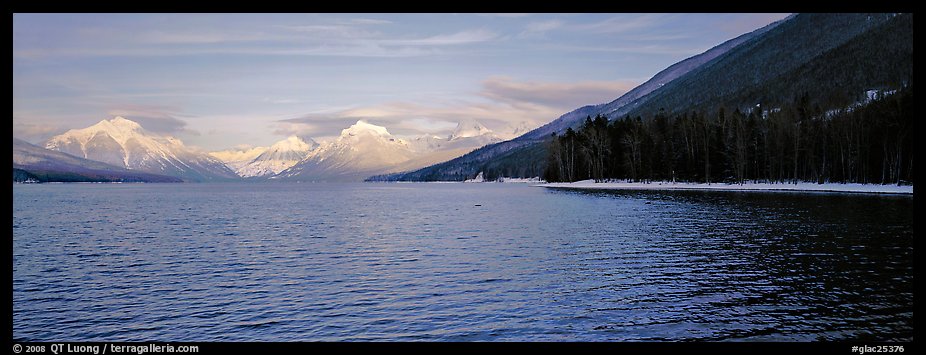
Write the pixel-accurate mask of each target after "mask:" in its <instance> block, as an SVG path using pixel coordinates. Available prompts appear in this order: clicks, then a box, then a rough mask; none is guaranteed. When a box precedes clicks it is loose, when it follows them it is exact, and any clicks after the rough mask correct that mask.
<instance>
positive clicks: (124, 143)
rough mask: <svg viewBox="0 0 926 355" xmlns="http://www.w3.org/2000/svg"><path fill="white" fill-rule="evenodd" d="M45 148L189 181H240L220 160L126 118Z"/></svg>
mask: <svg viewBox="0 0 926 355" xmlns="http://www.w3.org/2000/svg"><path fill="white" fill-rule="evenodd" d="M45 148H47V149H50V150H56V151H60V152H64V153H67V154H70V155H74V156H77V157H81V158H85V159H90V160H96V161H100V162H104V163H107V164H111V165H114V166H117V167H122V168H126V169H129V170H138V171H144V172H149V173H153V174H160V175H168V176H175V177H179V178H181V179H183V180H186V181H213V180H222V179H233V178H237V175H235V173H234V172H233V171H232V170H231V169H229V168H228V167H227V166H225V164H224V163H222V162H221V161H219V160H218V159H216V158H214V157H212V156H210V155H208V154H205V153H200V152H197V151H194V150H192V149H190V148H187V147H186V146H184V145H183V142H181V141H180V140H179V139H176V138H174V137H169V136H161V135H158V134H155V133H151V132H148V131H146V130H145V129H144V128H142V127H141V125H139V124H138V123H136V122H134V121H131V120H128V119H125V118H123V117H116V118H113V119H111V120H102V121H100V122H99V123H97V124H95V125H93V126H90V127H87V128H83V129H72V130H70V131H67V132H65V133H64V134H61V135H57V136H54V137H52V138H51V139H49V140H48V141H47V142H46V143H45Z"/></svg>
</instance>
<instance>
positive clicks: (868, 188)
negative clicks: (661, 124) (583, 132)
mask: <svg viewBox="0 0 926 355" xmlns="http://www.w3.org/2000/svg"><path fill="white" fill-rule="evenodd" d="M534 186H540V187H547V188H561V189H595V190H723V191H781V192H853V193H876V194H906V195H912V194H913V186H910V185H902V186H898V185H877V184H838V183H826V184H818V183H812V182H801V183H797V184H789V183H743V184H726V183H711V184H705V183H686V182H649V183H642V182H601V183H596V182H595V181H594V180H583V181H576V182H570V183H549V184H538V185H534Z"/></svg>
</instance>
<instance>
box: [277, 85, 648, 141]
mask: <svg viewBox="0 0 926 355" xmlns="http://www.w3.org/2000/svg"><path fill="white" fill-rule="evenodd" d="M636 84H637V83H636V82H630V81H614V82H610V81H588V82H579V83H553V82H536V81H517V80H514V79H512V78H508V77H490V78H488V79H486V80H484V81H483V82H482V88H481V89H480V90H479V92H478V95H477V97H476V98H474V99H453V100H449V101H443V102H438V101H434V102H429V103H427V104H422V103H418V102H407V101H394V102H386V103H381V104H376V105H368V106H360V107H353V108H345V109H340V110H337V111H333V112H327V113H313V114H307V115H304V116H300V117H296V118H290V119H283V120H278V121H277V122H276V130H275V131H274V133H276V134H279V135H290V134H297V135H310V136H314V137H318V136H331V135H337V134H338V133H339V132H340V130H341V129H344V128H346V127H347V126H349V125H351V124H353V123H354V122H356V121H357V120H360V119H363V120H367V121H369V122H370V123H374V124H378V125H382V126H385V127H386V128H388V129H389V131H390V132H392V133H393V134H397V135H400V136H401V135H405V136H408V135H419V134H424V133H428V134H447V133H450V131H452V130H453V128H454V127H456V123H457V122H459V121H461V120H463V119H469V118H472V119H476V120H478V121H480V122H481V123H483V124H484V125H486V126H487V127H489V128H490V129H492V130H495V131H499V132H506V131H508V130H510V127H512V126H516V125H517V124H519V123H520V122H522V121H523V122H527V123H528V125H531V126H538V125H539V124H541V123H545V122H549V121H551V120H553V119H555V118H557V117H559V116H560V115H562V114H563V113H566V112H568V111H571V110H573V109H575V108H577V107H580V106H583V105H588V104H599V103H603V102H609V101H611V100H614V99H616V98H617V97H619V96H620V95H622V94H623V93H625V92H626V91H627V90H629V89H631V88H633V87H634V86H635V85H636Z"/></svg>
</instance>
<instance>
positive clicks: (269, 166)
mask: <svg viewBox="0 0 926 355" xmlns="http://www.w3.org/2000/svg"><path fill="white" fill-rule="evenodd" d="M317 147H318V143H316V142H315V141H314V140H312V138H307V137H306V138H302V137H296V136H291V137H289V138H286V139H284V140H281V141H279V142H276V143H274V144H273V145H272V146H270V148H267V149H266V150H265V151H264V152H263V153H261V154H260V155H258V156H257V157H255V158H254V159H252V160H251V161H249V162H248V163H246V164H244V165H243V166H241V167H240V168H238V169H236V170H235V172H236V173H238V176H241V177H255V176H268V175H276V174H279V173H280V172H282V171H283V170H286V169H288V168H290V167H292V166H293V165H296V163H299V162H300V161H302V160H303V159H305V158H306V157H307V156H308V155H309V153H311V152H312V151H313V150H315V148H317Z"/></svg>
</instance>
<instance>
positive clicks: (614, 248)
mask: <svg viewBox="0 0 926 355" xmlns="http://www.w3.org/2000/svg"><path fill="white" fill-rule="evenodd" d="M913 245H914V231H913V199H912V198H911V197H910V196H886V195H864V194H834V193H764V192H721V191H707V192H705V191H635V192H607V191H566V190H555V189H546V188H540V187H531V186H527V185H524V184H379V183H356V184H348V183H345V184H335V183H331V184H294V183H292V184H291V183H279V184H273V183H267V184H247V183H228V184H32V185H17V184H14V186H13V338H14V339H15V340H17V341H104V340H106V341H316V340H317V341H343V340H356V341H363V340H401V341H407V340H432V341H473V340H482V341H486V340H487V341H663V340H672V341H676V340H738V341H814V340H866V341H874V340H881V341H904V340H906V341H912V340H913V273H914V271H913V256H914V251H913Z"/></svg>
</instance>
